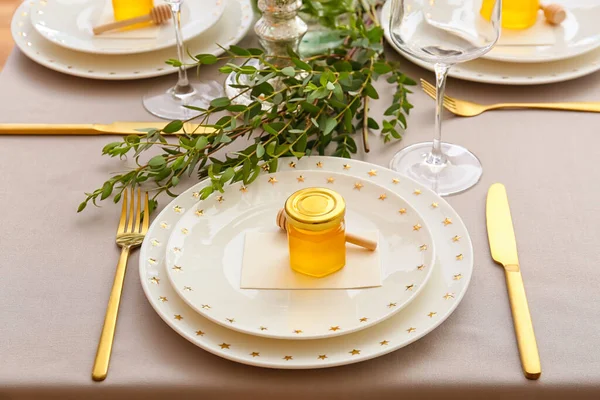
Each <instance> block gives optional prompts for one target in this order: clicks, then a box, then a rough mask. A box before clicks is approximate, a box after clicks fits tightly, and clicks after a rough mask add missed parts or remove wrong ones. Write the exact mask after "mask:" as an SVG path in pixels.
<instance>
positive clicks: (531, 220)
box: [0, 43, 600, 400]
mask: <svg viewBox="0 0 600 400" xmlns="http://www.w3.org/2000/svg"><path fill="white" fill-rule="evenodd" d="M246 44H247V43H246ZM390 56H391V57H394V58H396V59H398V60H402V59H401V58H400V57H399V56H397V55H395V54H392V53H391V52H390ZM402 68H403V70H404V71H406V73H407V74H408V75H409V76H411V77H413V78H415V79H417V78H420V77H424V78H427V79H429V80H430V81H433V76H432V74H431V73H430V72H427V71H425V70H422V69H420V68H418V67H416V66H413V65H411V64H410V63H408V62H405V61H403V60H402ZM201 73H202V75H203V77H205V78H216V77H217V74H218V73H217V69H216V67H208V68H203V69H202V71H201ZM174 80H175V76H174V75H171V76H168V77H163V78H158V79H150V80H141V81H131V82H106V81H91V80H85V79H80V78H76V77H70V76H66V75H62V74H59V73H57V72H54V71H51V70H48V69H45V68H43V67H41V66H39V65H37V64H35V63H33V62H32V61H30V60H28V59H27V58H26V57H25V56H23V55H22V54H21V53H20V52H19V51H17V50H15V51H14V52H13V53H12V55H11V57H10V59H9V60H8V63H7V64H6V67H5V69H4V71H3V72H2V73H1V74H0V88H2V96H1V97H0V123H1V122H4V123H8V122H11V123H16V122H27V123H90V122H100V123H109V122H113V121H117V120H125V121H127V120H129V121H131V120H139V121H150V120H153V118H151V117H150V116H149V114H147V113H146V111H144V109H143V107H142V104H141V96H142V95H143V94H144V93H145V91H146V90H148V89H151V88H156V87H158V86H160V85H168V84H170V83H174ZM379 88H380V89H381V92H380V95H381V98H382V99H389V96H391V95H392V88H390V87H386V86H385V85H381V84H380V85H379ZM448 93H449V94H451V95H454V96H457V97H460V98H465V99H469V100H472V101H479V102H483V103H490V102H502V101H594V100H595V101H598V100H600V74H599V73H596V74H594V75H591V76H587V77H584V78H580V79H578V80H575V81H571V82H564V83H560V84H555V85H549V86H533V87H508V86H507V87H504V86H493V85H484V84H475V83H468V82H463V81H458V80H450V82H449V84H448ZM411 101H412V102H413V103H414V104H415V109H414V110H412V113H411V116H410V118H409V129H408V131H407V132H406V134H405V135H404V139H403V141H402V142H400V143H395V144H391V145H387V146H383V144H382V143H381V141H380V140H379V139H378V138H377V137H376V136H375V135H372V136H371V137H370V143H371V146H372V151H371V152H370V153H368V154H364V153H360V154H359V155H357V157H358V158H359V159H363V160H366V161H369V162H373V163H375V164H379V165H382V166H387V163H388V161H389V160H390V158H391V157H392V155H393V154H394V153H395V152H396V151H397V150H399V149H401V148H402V147H403V146H406V145H409V144H412V143H416V142H420V141H424V140H430V139H431V138H432V134H433V112H434V103H433V102H432V101H431V99H429V98H427V96H425V95H424V94H423V93H422V92H421V91H420V90H417V89H415V94H414V95H412V96H411ZM372 109H373V110H372V112H373V114H374V115H376V116H380V115H381V113H382V111H383V110H384V104H383V103H382V101H377V102H373V104H372ZM599 117H600V116H599V115H598V114H592V113H568V112H552V111H494V112H488V113H485V114H483V115H481V116H478V117H475V118H470V119H467V118H459V117H452V116H449V115H448V116H447V118H446V120H445V123H444V139H445V140H446V141H449V142H455V143H459V144H462V145H465V146H466V147H467V148H469V149H470V150H472V151H473V152H474V153H475V154H476V155H477V156H478V157H479V158H480V159H481V161H482V163H483V166H484V175H483V178H482V180H481V182H480V183H479V184H478V185H477V186H476V187H475V188H473V189H471V190H469V191H468V192H466V193H463V194H460V195H457V196H453V197H449V198H448V201H449V202H450V204H451V205H452V206H453V207H454V208H455V209H456V210H457V212H458V213H459V214H460V215H461V216H462V218H463V219H464V221H465V223H466V225H467V227H468V229H469V231H470V234H471V237H472V240H473V245H474V249H475V271H474V275H473V280H472V283H471V286H470V288H469V290H468V292H467V294H466V296H465V298H464V300H463V302H462V303H461V304H460V306H459V307H458V309H457V310H456V312H455V313H454V314H453V315H452V316H451V317H450V318H449V319H448V320H447V321H446V322H445V323H444V324H442V325H441V326H440V327H439V328H437V329H436V330H435V331H433V332H432V333H431V334H429V335H427V336H426V337H424V338H422V339H421V340H418V341H417V342H415V343H413V344H411V345H410V346H408V347H405V348H403V349H400V350H398V351H396V352H393V353H391V354H389V355H386V356H384V357H380V358H377V359H375V360H371V361H367V362H363V363H359V364H355V365H350V366H344V367H336V368H331V369H324V370H304V371H300V370H297V371H290V370H286V371H284V370H268V369H261V368H256V367H250V366H245V365H241V364H236V363H234V362H231V361H227V360H224V359H221V358H219V357H216V356H214V355H212V354H209V353H207V352H205V351H203V350H202V349H200V348H197V347H195V346H194V345H193V344H191V343H189V342H187V341H186V340H185V339H183V338H182V337H180V336H179V335H178V334H176V333H175V332H173V331H172V330H171V329H170V328H169V327H168V326H167V325H166V324H165V323H164V322H163V321H162V320H161V319H160V318H159V316H158V315H157V314H156V313H155V312H154V311H153V309H152V307H151V306H150V305H149V304H148V302H147V300H146V298H145V296H144V294H143V292H142V289H141V287H140V282H139V274H138V268H137V252H135V253H134V255H133V256H132V257H131V259H130V262H129V271H128V274H127V278H126V282H125V289H124V294H123V299H122V303H121V311H120V317H119V323H118V327H117V333H116V340H115V344H114V349H113V354H112V362H111V366H110V371H109V375H108V379H107V380H106V381H105V382H103V383H94V382H92V380H91V379H90V372H91V367H92V362H93V358H94V355H95V351H96V346H97V341H98V337H99V334H100V330H101V327H102V323H103V318H104V313H105V308H106V303H107V299H108V295H109V291H110V288H111V285H112V281H113V274H114V270H115V266H116V262H117V259H118V254H119V250H118V249H117V247H116V246H115V244H114V234H115V228H116V225H117V221H118V216H119V212H120V210H119V208H118V207H116V206H114V205H112V204H111V203H106V204H103V206H102V208H101V209H95V208H94V207H90V208H89V209H88V210H86V211H85V212H84V213H83V214H80V215H77V214H76V213H75V210H76V208H77V205H78V204H79V203H80V202H81V201H82V199H83V192H85V191H90V190H92V189H94V188H96V187H99V186H100V185H101V184H102V182H103V181H104V180H105V178H106V177H107V176H108V174H109V173H111V172H115V171H118V170H119V169H120V168H121V164H120V163H119V161H118V160H114V159H109V158H107V157H101V156H100V152H101V149H102V147H103V145H104V144H106V143H108V142H110V141H114V140H115V139H114V138H111V137H16V136H13V137H9V136H4V137H0V166H1V167H0V224H1V228H0V255H1V257H0V272H1V274H0V304H1V306H0V321H2V323H1V324H0V354H1V358H2V362H1V363H0V399H11V400H12V399H28V398H57V399H59V398H60V399H83V398H85V399H103V398H111V399H136V398H144V399H159V398H172V397H173V396H176V397H177V398H202V399H204V400H210V399H234V398H244V399H307V398H310V399H321V398H327V399H362V398H374V399H398V398H411V399H421V398H422V399H431V398H444V399H481V398H486V399H488V400H490V399H501V398H509V397H510V398H511V399H555V398H556V399H558V398H566V397H568V398H569V399H570V400H575V399H597V398H600V346H599V344H600V336H599V332H600V319H599V318H598V294H597V293H598V287H600V278H599V277H600V272H599V271H598V261H600V256H599V249H600V248H599V246H598V240H599V239H600V201H599V200H598V198H599V196H600V168H599V167H598V151H599V150H598V148H599V146H600V130H599V128H598V127H599V126H600V124H599V122H600V119H599ZM494 182H503V183H504V184H505V185H506V187H507V190H508V195H509V199H510V204H511V209H512V214H513V220H514V224H515V230H516V235H517V241H518V248H519V252H520V253H519V255H520V259H521V264H522V272H523V277H524V281H525V286H526V290H527V295H528V298H529V305H530V308H531V312H532V316H533V323H534V326H535V331H536V334H537V340H538V344H539V349H540V354H541V360H542V367H543V374H542V377H541V380H539V381H537V382H532V381H527V380H526V379H525V378H524V377H523V374H522V372H521V367H520V363H519V356H518V352H517V347H516V343H515V337H514V332H513V326H512V320H511V314H510V309H509V305H508V298H507V294H506V287H505V282H504V277H503V272H502V269H501V268H499V267H497V266H496V265H495V264H494V263H493V262H492V260H491V258H490V255H489V249H488V243H487V234H486V228H485V196H486V192H487V189H488V187H489V186H490V185H491V184H492V183H494ZM189 184H191V183H189ZM182 186H183V185H182ZM165 204H167V199H163V202H162V203H161V206H164V205H165Z"/></svg>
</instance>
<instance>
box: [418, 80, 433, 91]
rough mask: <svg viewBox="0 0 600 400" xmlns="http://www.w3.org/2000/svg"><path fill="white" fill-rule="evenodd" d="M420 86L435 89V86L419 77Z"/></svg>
mask: <svg viewBox="0 0 600 400" xmlns="http://www.w3.org/2000/svg"><path fill="white" fill-rule="evenodd" d="M421 86H423V87H428V88H430V89H433V90H435V86H433V85H432V84H431V83H429V82H427V81H426V80H425V79H423V78H421Z"/></svg>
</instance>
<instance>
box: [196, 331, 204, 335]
mask: <svg viewBox="0 0 600 400" xmlns="http://www.w3.org/2000/svg"><path fill="white" fill-rule="evenodd" d="M196 336H204V332H202V331H196Z"/></svg>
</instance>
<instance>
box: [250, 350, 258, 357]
mask: <svg viewBox="0 0 600 400" xmlns="http://www.w3.org/2000/svg"><path fill="white" fill-rule="evenodd" d="M250 355H251V356H252V358H254V357H259V356H260V353H259V352H258V351H253V352H252V353H250Z"/></svg>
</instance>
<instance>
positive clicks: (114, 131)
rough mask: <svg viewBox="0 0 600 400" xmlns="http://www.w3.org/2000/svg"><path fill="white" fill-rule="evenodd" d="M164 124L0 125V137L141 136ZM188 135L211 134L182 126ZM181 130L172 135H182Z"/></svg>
mask: <svg viewBox="0 0 600 400" xmlns="http://www.w3.org/2000/svg"><path fill="white" fill-rule="evenodd" d="M166 125H167V123H166V122H113V123H112V124H0V135H143V134H144V132H141V131H139V130H143V129H163V128H164V127H165V126H166ZM183 127H184V129H185V132H188V133H192V132H193V133H196V134H202V133H211V132H214V129H213V128H211V127H208V126H201V125H199V124H191V123H186V124H184V125H183ZM182 133H183V130H180V131H179V132H175V133H173V135H177V134H182Z"/></svg>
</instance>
